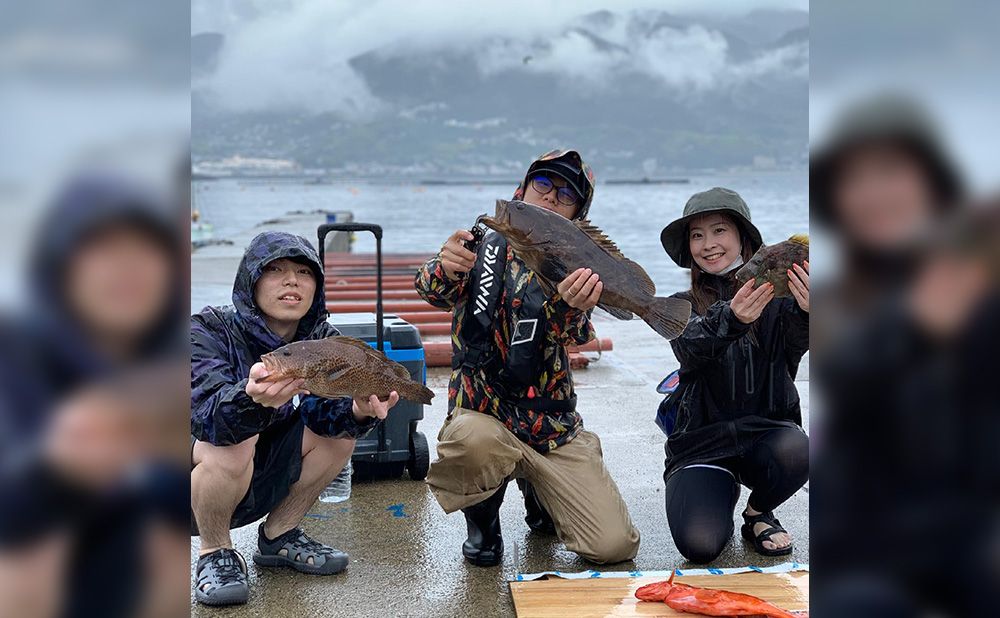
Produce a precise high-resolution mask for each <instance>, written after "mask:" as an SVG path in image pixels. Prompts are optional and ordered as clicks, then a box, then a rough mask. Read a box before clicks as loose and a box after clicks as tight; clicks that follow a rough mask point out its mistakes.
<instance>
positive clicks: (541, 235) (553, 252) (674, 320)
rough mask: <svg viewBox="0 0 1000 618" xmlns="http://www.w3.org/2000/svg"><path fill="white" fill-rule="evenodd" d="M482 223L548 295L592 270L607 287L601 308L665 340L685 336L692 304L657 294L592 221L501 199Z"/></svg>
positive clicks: (637, 267) (634, 265)
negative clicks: (639, 322)
mask: <svg viewBox="0 0 1000 618" xmlns="http://www.w3.org/2000/svg"><path fill="white" fill-rule="evenodd" d="M480 221H482V222H483V224H485V225H486V227H489V228H490V229H493V230H496V231H497V232H499V233H500V234H502V235H503V236H504V238H506V239H507V242H508V243H509V244H510V246H511V247H513V249H514V253H515V254H516V255H517V257H519V258H520V259H521V260H522V261H523V262H524V263H525V264H527V265H528V268H530V269H531V270H532V271H533V272H534V273H535V275H536V276H537V277H538V280H539V283H541V285H542V289H543V290H545V292H546V293H547V294H549V295H550V296H552V295H554V294H555V293H556V290H557V286H558V285H559V283H560V282H561V281H562V280H563V279H565V278H566V277H567V276H568V275H570V274H571V273H572V272H573V271H575V270H577V269H578V268H589V269H591V270H592V271H593V272H595V273H597V275H598V276H599V277H600V280H601V281H602V282H603V283H604V289H603V291H602V292H601V298H600V302H599V303H598V304H597V306H598V307H600V308H601V309H604V310H605V311H607V312H608V313H610V314H611V315H613V316H614V317H616V318H618V319H620V320H631V319H632V317H633V314H634V315H638V316H639V317H641V318H642V319H643V320H645V321H646V323H647V324H649V325H650V327H652V329H653V330H655V331H656V332H657V333H659V334H660V335H662V336H663V337H665V338H666V339H674V338H676V337H677V336H679V335H680V334H681V333H682V332H684V327H685V326H687V322H688V319H689V318H690V317H691V303H689V302H688V301H686V300H682V299H679V298H665V297H662V296H656V286H655V285H653V281H652V279H650V278H649V275H648V274H646V271H645V270H643V268H642V266H639V265H638V264H637V263H635V262H633V261H632V260H630V259H628V258H627V257H625V256H624V255H622V252H621V251H620V250H619V249H618V247H617V246H616V245H615V243H614V242H613V241H612V240H611V239H609V238H608V237H607V235H605V234H604V232H602V231H601V230H600V229H599V228H597V227H596V226H594V225H593V224H591V223H590V221H586V220H582V221H579V220H577V221H571V220H569V219H566V218H565V217H563V216H561V215H559V214H556V213H554V212H552V211H549V210H546V209H545V208H541V207H539V206H534V205H532V204H528V203H525V202H519V201H511V202H508V201H506V200H497V207H496V214H495V215H494V216H492V217H486V216H484V217H480Z"/></svg>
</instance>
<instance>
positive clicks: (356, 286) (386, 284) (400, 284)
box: [326, 279, 414, 296]
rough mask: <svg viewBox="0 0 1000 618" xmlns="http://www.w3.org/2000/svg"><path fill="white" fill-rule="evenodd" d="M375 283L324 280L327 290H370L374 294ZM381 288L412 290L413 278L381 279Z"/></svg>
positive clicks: (385, 289)
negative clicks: (401, 279)
mask: <svg viewBox="0 0 1000 618" xmlns="http://www.w3.org/2000/svg"><path fill="white" fill-rule="evenodd" d="M375 290H376V288H375V284H374V283H333V282H330V281H327V282H326V291H327V292H333V293H337V292H371V293H372V295H373V296H374V294H375ZM382 290H383V291H388V290H408V291H413V290H414V287H413V280H412V279H411V280H410V281H383V282H382Z"/></svg>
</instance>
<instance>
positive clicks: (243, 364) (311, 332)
mask: <svg viewBox="0 0 1000 618" xmlns="http://www.w3.org/2000/svg"><path fill="white" fill-rule="evenodd" d="M280 258H289V259H295V260H302V261H305V262H307V263H308V264H309V266H310V268H312V270H313V274H314V275H315V276H316V281H317V286H316V295H315V297H314V298H313V303H312V306H311V307H310V308H309V312H308V313H307V314H306V315H305V316H304V317H303V318H302V320H300V321H299V328H298V330H297V331H296V333H295V337H294V341H301V340H307V339H324V338H326V337H330V336H333V335H337V334H339V333H338V331H337V329H336V328H334V327H333V326H331V325H330V324H328V323H327V322H326V317H327V311H326V302H325V298H326V297H325V294H324V291H323V268H322V266H321V265H320V261H319V256H318V255H317V254H316V250H315V249H313V247H312V245H311V244H309V242H308V241H307V240H305V239H304V238H302V237H300V236H295V235H293V234H288V233H285V232H263V233H261V234H258V235H257V236H256V237H255V238H254V239H253V240H252V241H250V246H248V247H247V250H246V253H244V254H243V260H242V261H241V262H240V266H239V270H238V271H237V273H236V282H235V284H234V285H233V305H232V306H227V307H205V308H204V309H203V310H202V311H201V313H198V314H197V315H194V316H191V433H192V435H194V437H195V438H197V439H198V440H203V441H205V442H210V443H212V444H215V445H228V444H237V443H239V442H242V441H243V440H246V439H247V438H250V437H251V436H254V435H256V434H258V433H260V432H261V431H263V430H265V429H267V427H269V426H270V425H272V424H273V423H275V422H277V421H279V420H283V419H286V418H288V417H289V416H291V415H293V414H301V415H302V419H303V421H304V422H305V425H306V427H308V428H309V429H311V430H312V431H313V432H315V433H316V434H318V435H321V436H329V437H350V438H358V437H361V436H363V435H365V434H367V433H368V432H369V431H371V430H372V429H373V428H374V427H375V426H376V425H377V422H376V421H370V422H367V423H363V424H359V423H358V422H357V421H356V420H355V418H354V414H353V413H352V411H351V404H352V401H351V399H350V398H346V397H345V398H342V399H325V398H322V397H316V396H312V395H310V396H305V397H302V398H301V400H300V402H299V406H298V408H295V407H294V404H293V403H292V402H288V403H286V404H285V405H283V406H281V407H280V408H277V409H275V408H270V407H265V406H262V405H259V404H257V403H254V401H253V399H251V398H250V396H249V395H247V394H246V390H245V389H246V385H247V377H248V376H249V374H250V367H251V366H252V365H253V364H254V363H256V362H259V361H260V357H261V355H262V354H265V353H267V352H271V351H273V350H275V349H277V348H279V347H281V346H283V345H285V344H286V343H288V342H286V341H283V340H282V339H281V338H280V337H278V336H277V335H275V334H274V333H273V332H271V330H270V329H269V328H268V327H267V325H266V324H265V322H264V318H263V315H262V314H261V311H260V309H258V308H257V306H256V304H255V303H254V294H253V292H254V286H255V285H256V283H257V280H258V279H259V278H260V275H261V272H262V270H263V268H264V266H265V265H267V264H268V263H269V262H272V261H274V260H277V259H280Z"/></svg>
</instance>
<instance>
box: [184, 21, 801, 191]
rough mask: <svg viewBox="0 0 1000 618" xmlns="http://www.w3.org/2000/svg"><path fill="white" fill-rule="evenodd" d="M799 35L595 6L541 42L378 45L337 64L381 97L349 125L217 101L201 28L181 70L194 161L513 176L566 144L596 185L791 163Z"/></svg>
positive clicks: (219, 47) (339, 118)
mask: <svg viewBox="0 0 1000 618" xmlns="http://www.w3.org/2000/svg"><path fill="white" fill-rule="evenodd" d="M808 34H809V32H808V14H807V13H804V12H796V11H767V12H762V11H758V12H753V13H750V14H747V15H744V16H740V17H734V18H729V19H724V18H720V17H718V16H712V17H690V16H678V15H674V14H670V13H666V12H663V11H635V12H629V13H615V12H613V11H599V12H595V13H591V14H588V15H585V16H583V17H581V18H579V19H577V20H574V21H573V22H572V23H570V24H568V25H567V26H566V27H565V29H564V30H563V31H562V33H561V34H560V35H559V36H557V37H553V38H549V39H534V38H524V37H520V38H519V37H517V36H504V37H496V36H494V37H483V38H482V39H480V40H477V41H475V42H474V44H473V45H470V44H468V43H467V42H466V43H464V44H456V45H454V46H449V45H446V44H444V43H442V44H440V45H438V46H436V47H435V48H433V49H419V48H412V47H408V46H405V45H393V46H391V47H379V48H375V49H371V50H369V51H367V52H365V53H362V54H359V55H357V56H355V57H353V58H350V59H349V62H348V64H349V66H350V67H351V69H353V71H354V72H355V73H356V74H357V75H359V76H360V77H361V78H362V79H363V81H364V84H365V85H366V86H367V88H368V90H369V91H370V93H371V95H373V96H374V97H375V98H377V100H378V101H380V102H381V105H380V106H379V108H378V110H377V111H373V112H372V113H371V114H370V115H368V116H367V117H365V118H363V119H359V118H357V117H349V116H347V115H344V114H339V113H336V112H322V113H307V112H304V111H295V112H291V111H287V110H284V111H282V110H268V111H260V112H240V113H234V112H232V111H229V110H227V109H224V108H222V107H221V106H220V105H219V104H218V103H217V102H216V99H215V97H214V96H213V94H212V91H211V85H212V82H211V75H212V71H213V70H214V67H215V64H216V63H217V61H218V58H219V56H220V54H221V53H223V52H224V50H225V40H224V39H223V38H222V37H221V35H212V34H210V33H203V34H201V35H198V36H196V37H193V39H192V72H193V73H194V72H195V69H197V70H198V72H199V74H203V75H205V76H206V77H205V78H204V79H202V80H199V81H198V82H196V84H197V85H196V87H195V89H194V92H193V98H192V132H193V141H192V148H193V152H194V159H195V161H198V160H205V159H217V158H222V157H226V156H230V155H233V154H237V153H239V154H242V155H244V156H253V157H279V158H289V159H294V160H295V161H297V162H298V163H299V164H300V165H302V166H303V167H306V168H313V167H319V168H335V169H337V170H341V171H343V172H345V173H392V174H411V175H421V176H424V177H438V176H448V175H488V174H501V175H510V174H516V173H517V172H518V171H519V170H521V169H523V167H524V166H525V165H526V163H527V162H528V161H529V160H530V159H531V158H532V157H533V156H534V155H536V154H538V153H540V152H543V151H545V150H547V149H549V148H550V147H552V146H553V145H560V144H563V145H573V146H575V147H577V148H579V149H580V150H581V151H582V152H584V154H585V157H586V158H588V160H589V161H591V162H592V163H593V165H594V167H595V169H596V170H597V171H598V174H599V175H601V176H602V177H605V178H607V177H614V176H636V175H639V176H642V175H646V176H655V175H657V174H667V173H677V172H678V171H684V170H695V169H705V168H725V167H729V166H740V165H750V164H752V163H753V161H754V159H755V157H763V160H772V159H773V160H774V161H775V162H777V163H778V164H779V165H781V164H785V165H798V164H802V163H803V161H804V159H803V157H804V154H805V151H806V140H807V124H808V58H809V55H808ZM195 39H197V45H196V42H195ZM196 52H197V53H196Z"/></svg>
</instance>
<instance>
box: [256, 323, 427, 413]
mask: <svg viewBox="0 0 1000 618" xmlns="http://www.w3.org/2000/svg"><path fill="white" fill-rule="evenodd" d="M260 360H261V362H263V363H264V368H265V369H267V371H268V376H267V377H266V378H264V379H262V380H259V381H260V382H274V381H277V380H284V379H287V378H300V379H304V380H305V385H304V386H303V388H305V389H306V390H307V391H309V392H310V393H311V394H313V395H318V396H320V397H326V398H329V399H335V398H337V397H353V398H354V399H357V400H359V401H368V398H369V397H371V396H372V395H377V396H378V398H379V399H381V400H382V401H385V400H386V399H388V398H389V393H391V392H392V391H396V392H397V393H399V398H400V399H406V400H408V401H415V402H419V403H422V404H430V402H431V399H432V398H433V397H434V393H433V391H431V389H429V388H427V387H426V386H424V385H423V384H420V383H418V382H414V381H413V380H411V379H410V372H409V371H408V370H407V369H406V367H404V366H402V365H400V364H399V363H397V362H396V361H393V360H391V359H389V358H387V357H386V355H385V354H383V353H382V352H379V351H378V350H376V349H374V348H372V347H371V346H370V345H368V344H367V343H365V342H364V341H361V340H360V339H355V338H353V337H342V336H336V337H327V338H326V339H316V340H311V341H296V342H294V343H289V344H288V345H285V346H282V347H280V348H278V349H277V350H275V351H274V352H270V353H268V354H264V355H263V356H261V357H260Z"/></svg>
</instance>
